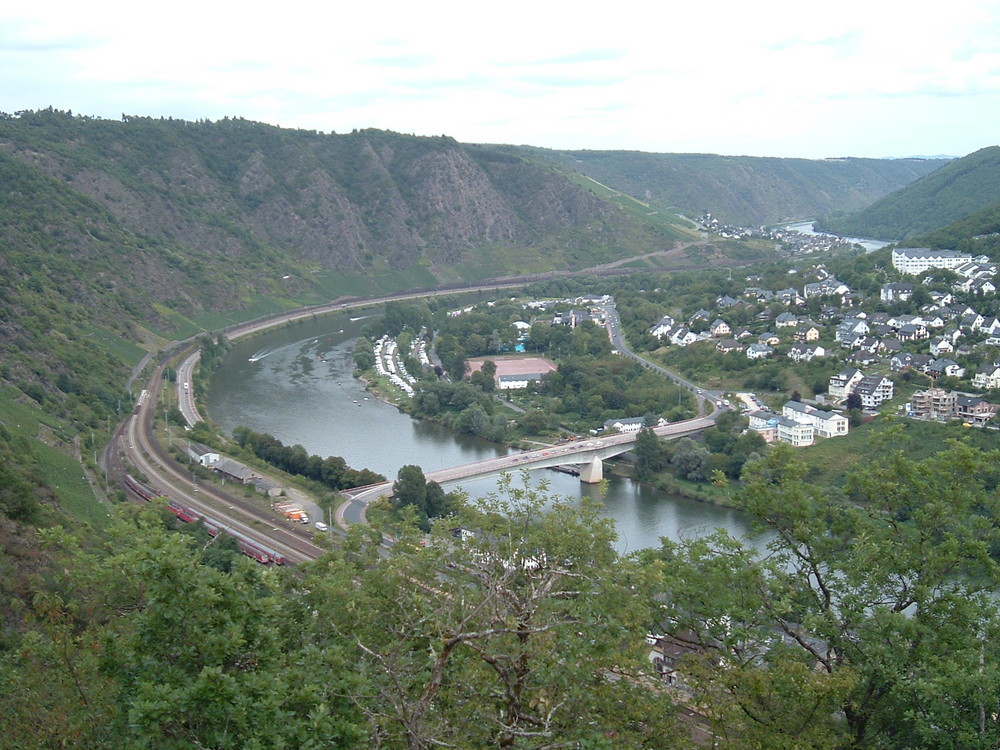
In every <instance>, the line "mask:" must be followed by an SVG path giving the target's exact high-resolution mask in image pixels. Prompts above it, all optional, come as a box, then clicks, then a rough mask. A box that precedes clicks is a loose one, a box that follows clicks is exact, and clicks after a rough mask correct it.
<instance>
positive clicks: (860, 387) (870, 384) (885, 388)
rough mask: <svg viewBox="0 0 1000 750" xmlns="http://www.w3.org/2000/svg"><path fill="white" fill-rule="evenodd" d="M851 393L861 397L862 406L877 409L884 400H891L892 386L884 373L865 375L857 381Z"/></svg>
mask: <svg viewBox="0 0 1000 750" xmlns="http://www.w3.org/2000/svg"><path fill="white" fill-rule="evenodd" d="M851 393H856V394H858V395H859V396H860V397H861V406H862V408H864V409H877V408H878V407H879V406H881V405H882V404H884V403H885V402H886V401H890V400H892V397H893V394H894V386H893V383H892V381H891V380H889V378H887V377H885V376H884V375H867V376H865V377H863V378H861V380H859V381H858V383H857V384H856V385H855V386H854V388H853V390H852V391H851Z"/></svg>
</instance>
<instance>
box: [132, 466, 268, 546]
mask: <svg viewBox="0 0 1000 750" xmlns="http://www.w3.org/2000/svg"><path fill="white" fill-rule="evenodd" d="M125 484H126V485H127V486H128V488H129V489H130V490H132V492H134V493H135V494H136V495H138V496H139V497H141V498H142V499H143V500H146V501H147V502H148V501H151V500H154V499H156V498H160V497H164V495H163V494H161V493H159V492H154V491H153V490H152V489H151V488H149V487H147V486H146V485H144V484H143V483H142V482H140V481H139V480H138V479H136V478H135V477H133V476H132V475H131V474H126V475H125ZM167 508H168V509H169V510H170V512H171V513H173V514H174V515H175V516H177V518H179V519H180V520H181V521H186V522H188V523H194V522H196V521H199V520H200V521H201V522H202V525H204V527H205V530H206V531H207V532H208V533H209V534H210V535H212V536H216V535H217V534H218V533H219V532H220V531H222V532H225V533H226V534H229V535H230V536H231V537H234V538H235V539H236V545H237V546H238V547H239V550H240V552H242V553H243V554H244V555H246V556H247V557H251V558H253V559H254V560H256V561H257V562H259V563H261V564H262V565H267V564H269V563H273V564H274V565H284V564H285V562H286V560H285V556H284V555H282V554H281V553H280V552H276V551H275V550H273V549H271V548H270V547H267V546H265V545H263V544H261V543H260V542H256V541H254V540H253V539H250V538H249V537H248V536H245V535H244V534H241V533H240V532H239V531H236V530H235V529H233V528H231V527H228V526H226V525H225V524H224V523H222V522H221V521H217V520H216V519H214V518H212V517H211V516H208V515H205V514H204V513H201V512H200V511H197V510H194V509H193V508H189V507H187V506H185V505H183V504H181V503H179V502H178V501H176V500H174V499H173V498H171V497H167Z"/></svg>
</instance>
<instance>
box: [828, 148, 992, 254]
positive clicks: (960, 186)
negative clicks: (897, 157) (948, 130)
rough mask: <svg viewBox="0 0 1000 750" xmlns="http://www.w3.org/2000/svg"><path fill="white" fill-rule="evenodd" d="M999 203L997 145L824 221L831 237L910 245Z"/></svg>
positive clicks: (950, 163) (951, 163) (946, 165)
mask: <svg viewBox="0 0 1000 750" xmlns="http://www.w3.org/2000/svg"><path fill="white" fill-rule="evenodd" d="M998 201H1000V146H990V147H989V148H984V149H980V150H979V151H976V152H974V153H972V154H969V155H968V156H965V157H963V158H961V159H957V160H955V161H953V162H949V163H948V164H945V165H944V166H943V167H941V168H940V169H938V170H937V171H935V172H933V173H931V174H929V175H927V176H926V177H923V178H922V179H920V180H917V181H916V182H914V183H913V184H912V185H909V186H907V187H905V188H902V189H901V190H898V191H896V192H894V193H892V194H890V195H887V196H886V197H884V198H882V199H881V200H879V201H876V202H875V203H873V204H872V205H870V206H868V207H867V208H865V209H863V210H861V211H858V212H857V213H855V214H852V215H850V216H846V217H840V218H829V219H825V220H823V221H822V222H820V228H822V229H825V230H827V231H830V232H834V233H836V234H844V235H849V236H854V237H873V238H876V239H882V240H906V241H907V242H911V241H914V240H915V238H917V237H920V236H922V235H927V234H930V233H932V232H935V231H936V230H939V229H942V228H943V227H946V226H948V225H949V224H953V223H955V222H958V221H960V220H962V219H964V218H965V217H967V216H970V215H972V214H975V213H976V212H978V211H981V210H985V209H988V208H989V207H990V206H991V205H993V204H995V203H997V202H998Z"/></svg>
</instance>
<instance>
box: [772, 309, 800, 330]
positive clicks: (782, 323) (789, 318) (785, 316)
mask: <svg viewBox="0 0 1000 750" xmlns="http://www.w3.org/2000/svg"><path fill="white" fill-rule="evenodd" d="M798 322H799V316H798V315H795V314H793V313H790V312H783V313H781V314H780V315H778V317H776V318H775V319H774V324H775V325H776V326H777V327H778V328H793V327H795V326H796V325H798Z"/></svg>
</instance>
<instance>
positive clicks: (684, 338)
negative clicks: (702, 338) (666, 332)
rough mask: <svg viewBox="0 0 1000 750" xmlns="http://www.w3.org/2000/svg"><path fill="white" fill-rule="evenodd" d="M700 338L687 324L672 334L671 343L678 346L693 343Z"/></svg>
mask: <svg viewBox="0 0 1000 750" xmlns="http://www.w3.org/2000/svg"><path fill="white" fill-rule="evenodd" d="M698 340H699V339H698V334H697V333H695V332H694V331H692V330H691V329H690V328H688V327H687V326H681V327H680V328H678V329H677V330H676V331H674V332H673V333H672V334H670V343H671V344H676V345H677V346H687V345H688V344H693V343H694V342H695V341H698Z"/></svg>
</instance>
